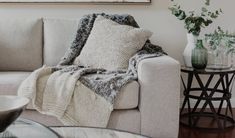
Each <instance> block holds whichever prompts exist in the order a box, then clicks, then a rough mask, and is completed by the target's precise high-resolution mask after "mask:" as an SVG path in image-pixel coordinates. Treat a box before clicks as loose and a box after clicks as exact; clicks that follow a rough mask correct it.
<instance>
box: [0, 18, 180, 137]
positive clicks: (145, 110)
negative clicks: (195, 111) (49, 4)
mask: <svg viewBox="0 0 235 138" xmlns="http://www.w3.org/2000/svg"><path fill="white" fill-rule="evenodd" d="M77 25H78V20H75V19H0V70H1V71H0V94H1V95H16V94H17V88H18V87H19V85H20V83H21V82H22V81H23V80H24V79H25V78H26V77H28V76H29V75H30V73H31V72H32V71H33V70H35V69H37V68H40V67H41V66H42V65H43V64H45V65H49V66H53V65H56V64H57V63H58V61H59V60H60V58H61V57H62V56H63V54H64V53H65V51H66V49H67V48H68V47H69V46H70V44H71V42H72V41H73V39H74V37H75V34H76V30H77ZM138 75H139V76H138V81H134V82H131V83H129V84H128V85H127V86H126V87H124V88H123V89H122V91H121V92H120V94H119V95H118V97H117V99H116V102H115V106H114V108H115V110H114V111H113V113H112V115H111V117H110V121H109V124H108V127H109V128H114V129H121V130H126V131H130V132H135V133H140V134H143V135H147V136H151V137H158V138H176V137H177V136H178V128H179V123H178V122H179V101H180V100H179V98H180V66H179V63H178V62H177V61H176V60H174V59H173V58H171V57H169V56H162V57H157V58H151V59H145V60H143V61H142V62H141V63H140V64H139V66H138ZM22 117H25V118H29V119H32V120H35V121H38V122H41V123H43V124H45V125H49V126H53V125H62V124H61V123H60V122H59V121H58V120H57V119H55V118H54V117H51V116H46V115H42V114H39V113H38V112H37V111H35V110H33V109H30V107H29V109H27V110H26V111H25V112H24V113H23V115H22Z"/></svg>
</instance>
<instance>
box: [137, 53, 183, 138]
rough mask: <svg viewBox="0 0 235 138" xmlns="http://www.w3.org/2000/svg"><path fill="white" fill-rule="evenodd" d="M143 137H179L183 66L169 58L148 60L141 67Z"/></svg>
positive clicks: (139, 75) (139, 76)
mask: <svg viewBox="0 0 235 138" xmlns="http://www.w3.org/2000/svg"><path fill="white" fill-rule="evenodd" d="M138 82H139V84H140V103H139V110H140V113H141V134H143V135H147V136H151V137H157V138H177V137H178V130H179V106H180V64H179V62H178V61H176V60H174V59H173V58H171V57H169V56H161V57H156V58H149V59H145V60H143V61H141V62H140V63H139V65H138Z"/></svg>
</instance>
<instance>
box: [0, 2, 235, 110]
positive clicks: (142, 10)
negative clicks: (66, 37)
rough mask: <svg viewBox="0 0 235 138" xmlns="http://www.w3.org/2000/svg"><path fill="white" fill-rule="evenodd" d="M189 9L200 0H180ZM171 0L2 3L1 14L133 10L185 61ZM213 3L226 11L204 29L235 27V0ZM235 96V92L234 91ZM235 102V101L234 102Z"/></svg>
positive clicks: (58, 14) (180, 29) (159, 40)
mask: <svg viewBox="0 0 235 138" xmlns="http://www.w3.org/2000/svg"><path fill="white" fill-rule="evenodd" d="M180 1H182V2H184V4H183V5H184V6H186V7H188V9H194V8H196V7H199V6H200V4H201V3H200V2H199V1H198V0H190V1H189V0H180ZM169 5H170V0H152V4H151V5H85V4H40V3H35V4H5V3H2V4H0V17H1V18H2V17H6V18H9V17H10V18H15V17H17V18H28V17H56V18H57V17H59V18H80V17H81V16H82V15H84V14H87V13H93V12H105V13H129V14H132V15H133V16H134V17H135V18H136V20H137V21H138V23H139V24H140V26H141V27H143V28H147V29H150V30H151V31H153V32H154V35H153V36H152V38H151V39H152V41H153V42H154V43H156V44H159V45H161V46H163V48H164V49H165V51H166V52H167V53H168V54H169V55H170V56H172V57H174V58H175V59H177V60H179V61H180V62H181V63H183V62H182V52H183V49H184V47H185V45H186V31H185V29H184V28H183V24H182V22H180V21H178V20H176V19H175V17H173V16H172V15H171V14H170V12H169V11H168V9H167V8H168V7H169ZM212 5H213V6H212V7H213V8H216V7H221V8H222V9H223V11H224V15H223V16H221V17H220V18H219V19H217V20H216V21H215V22H214V24H213V25H211V26H210V27H209V28H207V29H205V30H203V31H204V32H208V31H211V30H213V29H215V28H216V26H218V25H221V26H224V28H225V29H229V30H231V31H235V15H234V12H235V9H234V5H235V1H234V0H213V2H212ZM234 97H235V92H234ZM234 101H235V100H234ZM233 105H234V106H235V102H234V104H233Z"/></svg>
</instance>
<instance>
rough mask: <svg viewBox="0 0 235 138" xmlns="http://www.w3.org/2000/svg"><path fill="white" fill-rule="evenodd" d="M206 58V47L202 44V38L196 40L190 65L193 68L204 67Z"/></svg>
mask: <svg viewBox="0 0 235 138" xmlns="http://www.w3.org/2000/svg"><path fill="white" fill-rule="evenodd" d="M207 60H208V53H207V49H206V48H205V47H204V46H203V43H202V40H197V44H196V47H195V48H194V49H193V50H192V66H193V67H194V68H195V69H205V68H206V66H207Z"/></svg>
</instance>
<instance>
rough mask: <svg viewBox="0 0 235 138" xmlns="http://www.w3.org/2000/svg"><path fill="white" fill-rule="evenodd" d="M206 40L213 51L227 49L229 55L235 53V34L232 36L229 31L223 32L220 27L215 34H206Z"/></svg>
mask: <svg viewBox="0 0 235 138" xmlns="http://www.w3.org/2000/svg"><path fill="white" fill-rule="evenodd" d="M205 40H206V42H207V43H209V47H210V49H212V50H217V49H218V48H219V47H224V48H225V49H227V53H231V52H233V53H234V52H235V46H234V45H235V33H233V34H231V33H229V32H228V31H223V30H222V29H221V28H220V27H218V28H217V30H215V31H214V33H211V34H206V35H205Z"/></svg>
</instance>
